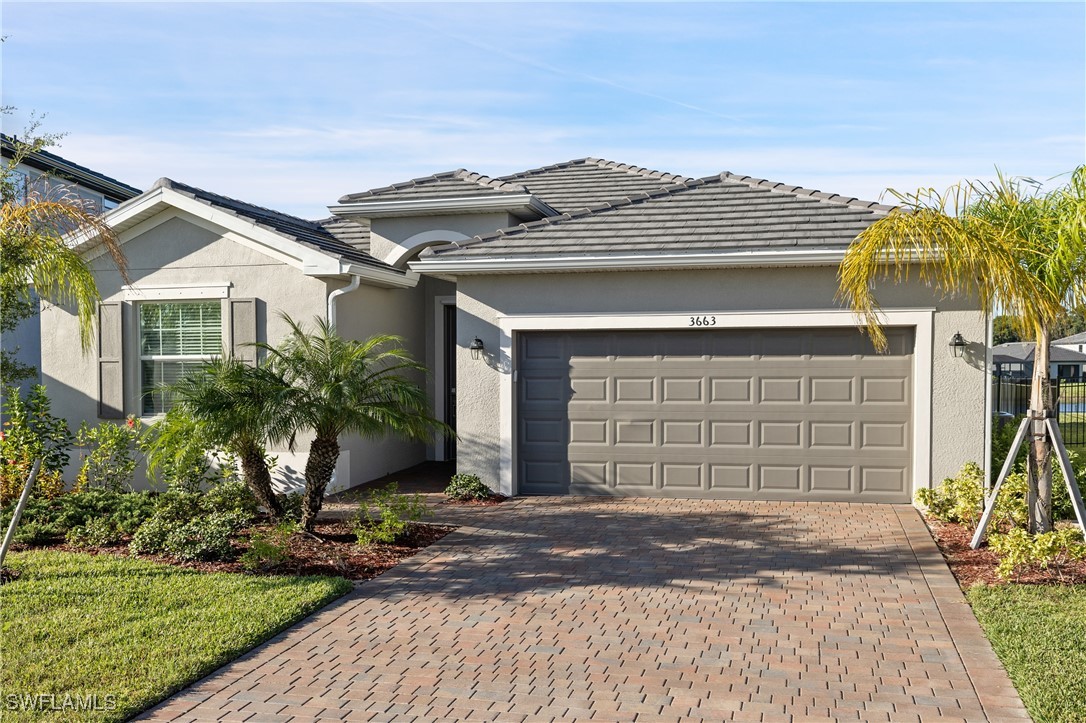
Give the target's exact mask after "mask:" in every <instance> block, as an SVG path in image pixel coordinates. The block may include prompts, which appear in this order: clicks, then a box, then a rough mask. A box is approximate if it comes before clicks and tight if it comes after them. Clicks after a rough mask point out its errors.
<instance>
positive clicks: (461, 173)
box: [339, 168, 526, 203]
mask: <svg viewBox="0 0 1086 723" xmlns="http://www.w3.org/2000/svg"><path fill="white" fill-rule="evenodd" d="M525 192H526V189H525V188H524V187H523V186H518V185H516V184H514V183H508V182H505V181H501V180H495V179H493V178H489V177H487V176H484V175H482V174H480V173H474V172H472V171H468V170H466V169H463V168H459V169H457V170H455V171H446V172H444V173H435V174H434V175H432V176H426V177H424V178H414V179H411V180H410V181H404V182H402V183H394V184H392V185H391V186H383V187H381V188H371V189H370V190H368V191H361V192H359V193H348V194H347V195H346V196H343V197H341V198H340V199H339V202H340V203H356V202H358V201H365V200H376V199H380V200H382V201H400V200H415V199H420V200H421V199H431V198H473V197H477V196H499V195H502V194H517V195H520V194H524V193H525Z"/></svg>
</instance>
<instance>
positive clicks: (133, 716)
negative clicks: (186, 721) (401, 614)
mask: <svg viewBox="0 0 1086 723" xmlns="http://www.w3.org/2000/svg"><path fill="white" fill-rule="evenodd" d="M157 564H166V563H157ZM203 574H214V575H240V574H244V573H236V572H216V573H203ZM281 577H289V576H281ZM298 577H309V578H325V579H327V580H342V581H343V582H345V583H347V585H348V587H347V588H346V589H345V590H344V591H343V592H342V593H340V594H338V595H335V594H333V596H331V597H329V598H328V599H327V600H325V601H324V602H323V603H321V604H319V605H318V606H317V607H315V608H313V609H312V610H310V611H309V612H308V613H306V614H305V615H301V616H298V617H295V618H293V619H291V620H286V621H284V622H283V624H282V625H280V626H278V627H277V628H275V629H273V630H272V631H271V632H269V634H268V635H267V637H265V638H263V639H262V640H259V641H257V642H255V643H253V645H251V646H249V647H248V648H246V649H245V650H242V651H240V652H239V653H238V654H237V655H235V656H233V657H230V658H228V659H226V660H223V661H222V662H220V663H218V664H216V665H215V666H214V667H213V668H210V669H209V670H206V671H204V673H203V674H201V675H200V676H199V677H197V678H193V679H192V680H189V681H187V682H185V683H182V684H180V685H178V686H175V687H171V689H169V690H167V691H165V692H164V693H163V694H162V695H158V696H154V698H153V699H152V700H149V701H148V702H147V704H146V705H144V706H143V707H141V708H139V709H138V710H132V711H128V712H127V713H126V715H125V717H124V718H123V720H125V721H132V720H142V719H143V716H147V715H149V714H151V713H153V712H154V711H155V710H156V709H158V708H160V707H162V706H164V705H166V704H167V703H170V702H172V701H178V702H189V700H190V698H189V696H187V695H186V693H185V692H186V691H189V690H190V689H192V688H195V687H196V686H198V685H200V684H201V683H203V682H204V681H205V680H207V679H208V678H209V677H211V676H213V675H215V674H217V673H218V672H219V671H221V670H222V669H223V668H227V667H229V666H231V665H235V664H237V663H238V662H240V661H242V660H244V659H245V658H247V657H249V656H251V655H252V654H253V653H254V652H256V650H257V649H258V648H263V647H264V646H265V645H270V644H273V643H275V642H276V639H277V638H285V637H286V636H287V635H289V633H290V631H291V629H293V628H294V627H295V626H297V625H298V624H299V623H302V622H305V621H306V620H308V619H309V618H312V617H314V616H316V615H319V614H320V613H322V612H324V611H325V610H327V609H328V608H330V607H332V606H334V605H335V604H337V603H339V602H341V601H343V600H344V598H347V597H350V596H351V595H352V593H354V592H355V590H356V589H357V588H358V583H357V582H355V581H353V580H349V579H347V578H345V577H339V576H334V575H299V576H298ZM232 681H233V678H231V682H232ZM208 697H209V696H199V697H193V698H191V702H192V705H191V706H188V707H187V708H186V709H185V710H186V711H187V710H191V709H192V708H194V707H196V705H198V704H199V703H200V702H201V701H203V700H206V699H207V698H208Z"/></svg>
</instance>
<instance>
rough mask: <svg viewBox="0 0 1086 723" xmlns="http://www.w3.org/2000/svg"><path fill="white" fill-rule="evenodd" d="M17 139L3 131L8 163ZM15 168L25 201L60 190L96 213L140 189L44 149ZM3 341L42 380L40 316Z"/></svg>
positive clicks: (2, 151)
mask: <svg viewBox="0 0 1086 723" xmlns="http://www.w3.org/2000/svg"><path fill="white" fill-rule="evenodd" d="M16 142H17V141H16V139H13V138H12V137H10V136H8V135H5V134H2V133H0V155H2V157H3V162H4V164H5V165H7V164H10V163H12V162H14V161H15V159H16V156H17V147H16ZM11 172H12V174H13V176H14V179H13V180H14V183H15V191H16V193H17V194H19V195H21V196H22V200H23V201H25V200H26V197H27V194H29V193H31V192H36V193H38V194H40V195H42V196H45V197H48V196H49V195H50V194H51V193H53V194H55V193H57V192H58V191H62V192H65V193H75V194H76V195H77V196H78V197H79V198H80V199H82V201H83V202H84V203H85V204H86V205H87V208H89V209H91V210H93V211H95V212H96V213H101V212H102V211H108V210H110V209H113V208H116V207H117V206H118V204H121V203H123V202H124V201H127V200H128V199H130V198H135V197H136V196H138V195H139V193H140V191H139V189H138V188H133V187H132V186H129V185H128V184H126V183H121V182H120V181H118V180H117V179H115V178H110V177H109V176H106V175H104V174H101V173H98V172H97V171H93V170H91V169H89V168H87V167H85V166H81V165H79V164H77V163H73V162H72V161H69V160H68V159H66V158H62V157H61V156H58V155H56V154H55V153H50V152H48V151H44V150H40V151H35V152H33V153H29V154H27V155H26V156H25V157H23V158H22V159H20V160H19V161H18V162H17V163H15V166H14V168H12V169H11ZM2 344H3V348H4V349H5V350H8V351H13V353H14V354H13V358H14V360H15V361H16V362H18V363H20V364H25V365H28V366H32V367H34V368H35V369H37V370H38V375H36V378H35V379H33V380H31V381H32V382H35V383H36V382H37V381H39V379H40V371H41V357H40V351H41V326H40V324H39V320H38V317H36V316H35V317H31V318H29V319H24V320H23V321H22V322H20V324H19V326H17V327H16V328H15V329H13V330H12V331H9V332H4V337H3V340H2Z"/></svg>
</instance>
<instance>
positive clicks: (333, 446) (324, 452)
mask: <svg viewBox="0 0 1086 723" xmlns="http://www.w3.org/2000/svg"><path fill="white" fill-rule="evenodd" d="M338 461H339V438H338V437H323V436H320V435H318V436H317V437H316V438H315V439H314V440H313V444H311V445H310V446H309V459H308V460H306V463H305V499H303V500H302V527H303V528H304V529H305V530H306V532H312V531H313V527H314V525H316V523H317V515H318V514H319V513H320V511H321V506H322V505H323V504H324V490H325V488H327V487H328V483H329V482H331V481H332V475H333V474H334V473H335V471H336V462H338Z"/></svg>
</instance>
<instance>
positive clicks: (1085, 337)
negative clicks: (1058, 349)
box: [1052, 331, 1086, 344]
mask: <svg viewBox="0 0 1086 723" xmlns="http://www.w3.org/2000/svg"><path fill="white" fill-rule="evenodd" d="M1052 343H1053V344H1086V331H1083V332H1081V333H1079V334H1072V335H1071V336H1065V337H1063V338H1062V339H1057V340H1056V341H1054V342H1052Z"/></svg>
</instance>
